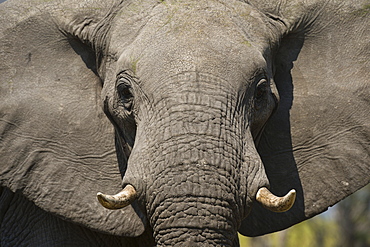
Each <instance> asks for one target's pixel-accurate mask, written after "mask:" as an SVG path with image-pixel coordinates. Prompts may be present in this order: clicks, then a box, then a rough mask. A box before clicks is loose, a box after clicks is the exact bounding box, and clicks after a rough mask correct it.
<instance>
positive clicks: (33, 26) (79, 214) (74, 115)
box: [0, 4, 146, 236]
mask: <svg viewBox="0 0 370 247" xmlns="http://www.w3.org/2000/svg"><path fill="white" fill-rule="evenodd" d="M5 6H10V7H4V6H1V7H2V8H1V9H0V16H1V23H4V25H3V26H2V30H0V54H1V55H0V56H1V63H0V80H1V91H0V94H1V99H2V103H1V108H0V109H1V111H0V130H1V138H0V143H1V144H0V164H1V166H0V184H1V186H5V187H8V188H9V189H10V190H12V191H13V192H14V191H21V192H22V193H23V195H24V196H25V197H26V198H28V199H29V200H31V201H32V202H34V203H35V204H36V205H37V206H39V207H40V208H42V209H44V210H45V211H48V212H50V213H53V214H56V215H58V216H60V217H62V218H63V219H66V220H69V221H72V222H75V223H78V224H82V225H84V226H87V227H89V228H92V229H95V230H98V231H101V232H106V233H109V234H116V235H120V236H138V235H140V234H142V233H143V231H144V227H145V222H146V219H145V216H144V215H142V214H141V213H140V211H138V210H135V209H134V207H135V206H134V207H132V206H129V207H127V208H125V209H123V210H118V211H110V210H107V209H105V208H103V207H102V206H101V205H100V204H99V203H98V201H97V199H96V193H97V192H98V191H104V192H107V193H115V192H117V191H116V190H117V188H119V187H120V186H121V175H120V172H119V169H118V166H117V165H116V164H117V158H116V152H115V148H114V131H113V126H112V125H111V124H110V123H109V121H108V119H107V118H106V116H105V115H104V113H103V111H102V109H101V106H100V90H101V82H100V79H99V77H98V76H97V74H96V66H95V55H94V52H93V51H92V50H91V49H90V48H89V47H87V46H85V45H84V44H82V43H81V42H80V41H78V40H77V39H74V38H73V37H66V36H65V35H63V34H62V33H61V32H60V31H59V30H58V28H57V26H56V25H55V24H54V22H53V20H52V18H51V17H50V16H49V15H48V14H43V13H41V12H40V13H38V14H32V15H31V14H29V15H30V16H28V17H27V16H24V14H25V13H26V12H27V11H26V10H25V9H23V10H22V8H11V5H10V4H9V5H6V4H5ZM17 11H18V12H17ZM27 13H28V12H27ZM16 18H18V19H16ZM121 160H127V159H122V157H121Z"/></svg>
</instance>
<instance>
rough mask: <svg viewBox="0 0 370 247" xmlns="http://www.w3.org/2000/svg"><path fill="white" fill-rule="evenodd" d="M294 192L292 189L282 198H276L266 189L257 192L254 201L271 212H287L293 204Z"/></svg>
mask: <svg viewBox="0 0 370 247" xmlns="http://www.w3.org/2000/svg"><path fill="white" fill-rule="evenodd" d="M295 198H296V191H295V190H294V189H293V190H291V191H289V193H288V194H286V195H285V196H283V197H278V196H275V195H274V194H272V193H271V192H270V191H269V190H268V189H267V188H266V187H262V188H260V189H259V190H258V192H257V195H256V200H257V201H258V202H259V203H261V204H262V206H264V207H265V208H267V209H268V210H270V211H273V212H278V213H281V212H285V211H288V210H289V209H290V208H291V207H292V206H293V204H294V201H295Z"/></svg>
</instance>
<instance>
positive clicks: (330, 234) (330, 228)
mask: <svg viewBox="0 0 370 247" xmlns="http://www.w3.org/2000/svg"><path fill="white" fill-rule="evenodd" d="M239 240H240V246H241V247H370V185H368V186H366V187H364V188H362V189H361V190H359V191H358V192H356V193H354V194H353V195H351V196H349V197H348V198H346V199H345V200H343V201H341V202H339V203H338V204H336V205H335V206H334V207H332V208H329V210H328V211H326V212H324V213H322V214H320V215H318V216H316V217H314V218H312V219H310V220H306V221H304V222H302V223H300V224H297V225H295V226H293V227H291V228H288V229H286V230H284V231H280V232H276V233H273V234H268V235H265V236H261V237H256V238H248V237H244V236H242V235H239Z"/></svg>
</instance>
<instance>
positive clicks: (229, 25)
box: [113, 1, 268, 78]
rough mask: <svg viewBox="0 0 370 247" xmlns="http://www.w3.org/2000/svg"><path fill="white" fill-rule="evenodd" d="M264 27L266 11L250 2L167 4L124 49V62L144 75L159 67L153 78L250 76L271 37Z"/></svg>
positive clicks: (157, 9) (157, 8)
mask: <svg viewBox="0 0 370 247" xmlns="http://www.w3.org/2000/svg"><path fill="white" fill-rule="evenodd" d="M262 25H265V24H264V23H263V18H262V17H261V15H260V14H259V13H258V12H257V11H256V10H254V9H253V8H251V7H250V6H248V5H246V4H243V5H242V7H241V8H240V9H238V8H233V9H231V7H229V6H226V4H221V3H219V2H218V3H217V4H216V3H214V2H213V1H209V2H207V3H206V4H205V3H204V2H202V1H198V2H192V1H190V2H188V1H187V2H183V1H181V2H180V3H178V2H176V3H172V4H161V5H159V6H157V7H156V8H154V9H153V11H152V13H151V16H150V17H149V18H148V20H147V22H146V24H145V25H144V26H143V27H142V28H141V29H140V31H139V32H138V33H137V36H136V37H135V39H134V41H133V42H132V43H131V45H129V46H128V47H124V48H123V50H124V52H123V55H122V57H123V59H121V60H123V61H125V62H126V64H124V65H122V64H119V66H123V67H127V63H129V65H131V67H132V64H133V63H135V66H134V67H135V70H136V69H137V70H138V71H137V72H138V74H147V73H148V69H150V70H151V71H153V73H151V74H150V77H151V78H153V76H154V74H159V75H164V74H168V73H170V74H177V73H181V72H183V71H203V72H207V73H214V72H215V71H218V73H222V74H225V73H227V72H232V73H235V72H238V71H241V72H242V73H245V74H248V71H246V69H252V70H254V69H255V67H259V66H261V65H263V62H264V61H263V60H264V59H263V57H262V55H261V54H262V51H263V49H264V43H265V44H267V40H268V39H267V38H266V35H263V32H264V31H263V30H264V29H263V28H262V27H261V26H262ZM262 39H263V40H264V42H261V40H262ZM113 40H116V39H115V38H113ZM117 40H119V39H118V37H117ZM127 60H129V61H127ZM129 67H130V66H129ZM118 69H121V68H118ZM140 70H144V71H140ZM140 72H143V73H140Z"/></svg>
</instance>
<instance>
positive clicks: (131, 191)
mask: <svg viewBox="0 0 370 247" xmlns="http://www.w3.org/2000/svg"><path fill="white" fill-rule="evenodd" d="M96 196H97V197H98V200H99V202H100V204H101V205H102V206H103V207H105V208H108V209H120V208H124V207H126V206H128V205H130V204H131V203H132V202H133V201H134V200H135V199H136V197H137V193H136V190H135V188H134V187H133V186H132V185H130V184H128V185H126V186H125V188H124V189H123V190H122V191H121V192H119V193H118V194H116V195H113V196H111V195H105V194H103V193H100V192H98V194H97V195H96Z"/></svg>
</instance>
